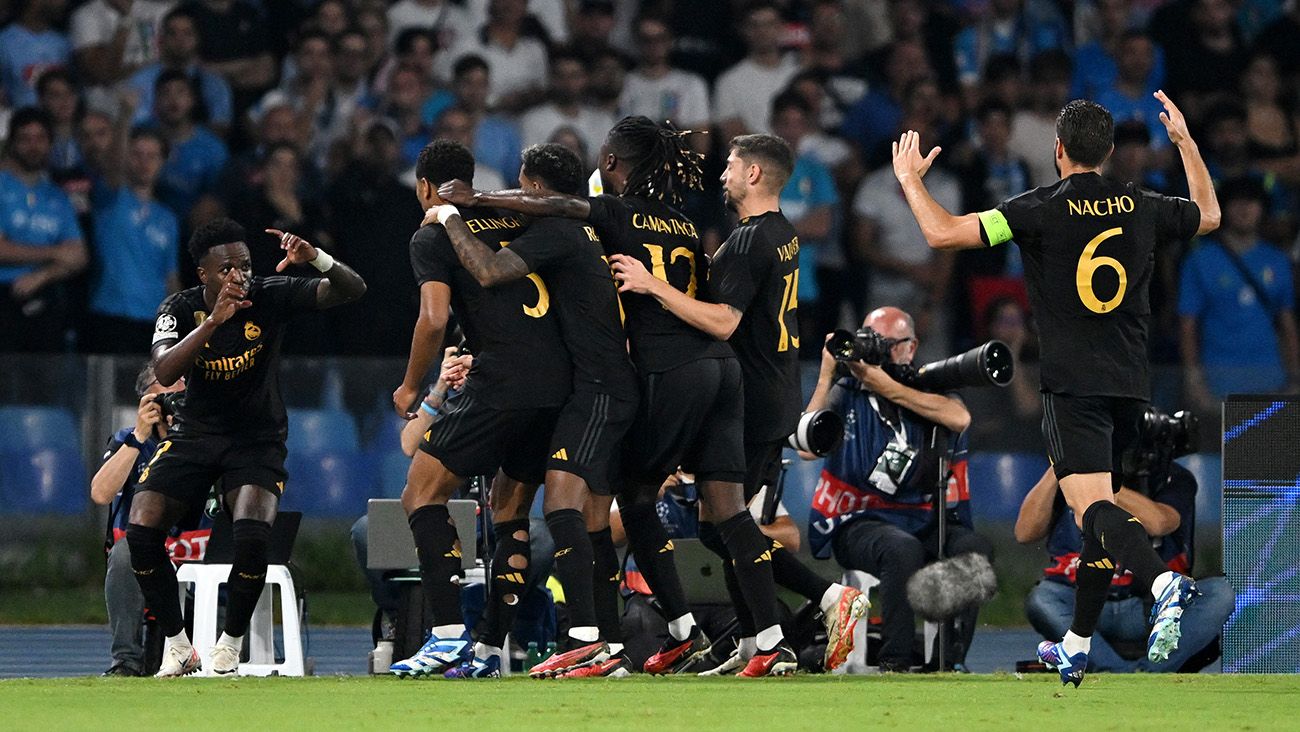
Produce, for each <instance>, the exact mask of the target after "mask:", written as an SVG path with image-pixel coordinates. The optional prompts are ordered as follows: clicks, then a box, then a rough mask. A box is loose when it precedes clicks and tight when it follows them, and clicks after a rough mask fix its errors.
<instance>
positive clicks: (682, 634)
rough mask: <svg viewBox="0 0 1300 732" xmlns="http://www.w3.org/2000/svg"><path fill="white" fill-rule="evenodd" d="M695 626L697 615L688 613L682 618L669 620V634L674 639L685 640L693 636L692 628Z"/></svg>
mask: <svg viewBox="0 0 1300 732" xmlns="http://www.w3.org/2000/svg"><path fill="white" fill-rule="evenodd" d="M694 627H695V616H694V615H692V614H691V613H686V614H685V615H683V616H681V617H680V618H676V619H674V620H669V621H668V634H669V635H671V636H672V637H673V640H679V641H684V640H686V639H687V638H690V637H691V629H692V628H694Z"/></svg>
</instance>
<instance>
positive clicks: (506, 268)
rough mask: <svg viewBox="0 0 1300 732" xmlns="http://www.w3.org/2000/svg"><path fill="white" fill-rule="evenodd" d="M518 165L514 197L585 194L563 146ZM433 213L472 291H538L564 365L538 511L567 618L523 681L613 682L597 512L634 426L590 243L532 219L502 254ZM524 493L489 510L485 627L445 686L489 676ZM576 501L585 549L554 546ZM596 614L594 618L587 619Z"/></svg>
mask: <svg viewBox="0 0 1300 732" xmlns="http://www.w3.org/2000/svg"><path fill="white" fill-rule="evenodd" d="M522 157H523V166H522V168H521V169H520V172H519V184H520V185H521V186H522V187H523V188H524V190H525V191H532V192H537V193H541V194H548V193H560V194H568V195H573V194H576V193H578V192H579V191H581V190H582V189H583V188H584V187H585V185H586V176H585V175H584V174H583V171H582V161H581V160H579V159H578V156H577V155H576V154H574V153H573V152H572V151H570V150H569V149H568V148H566V147H564V146H563V145H556V144H546V145H534V146H532V147H530V148H528V149H527V150H524V152H523V156H522ZM473 210H474V209H469V208H466V211H467V212H469V211H473ZM433 213H434V215H435V216H436V217H437V219H438V220H439V221H440V222H441V223H442V226H444V227H445V228H446V230H447V235H448V236H449V237H450V238H451V243H452V246H453V247H455V250H456V256H457V257H459V258H460V262H461V264H462V265H463V266H464V267H465V269H466V270H467V271H468V272H469V273H470V274H471V275H472V276H473V277H474V278H475V280H476V281H477V282H478V284H479V285H481V286H483V287H488V288H491V287H496V286H497V285H501V284H505V283H510V282H516V281H519V280H521V279H524V278H526V277H536V276H540V277H541V278H542V279H543V280H544V281H545V282H546V285H547V288H548V291H549V292H550V307H551V308H552V309H553V310H554V311H555V314H556V316H557V317H558V319H559V325H560V334H561V336H562V337H563V339H564V344H565V347H566V348H567V349H568V351H569V357H570V360H571V362H572V364H573V381H574V386H573V394H572V396H570V397H569V400H568V402H566V404H565V406H564V409H563V411H561V413H560V418H559V421H558V422H557V423H556V427H555V434H554V437H552V439H551V446H550V455H551V456H550V459H549V461H548V464H547V472H546V492H545V498H544V503H543V510H544V511H545V513H546V518H547V523H548V526H550V527H552V534H554V535H555V537H556V542H555V547H556V549H555V553H556V556H555V570H556V575H557V576H558V577H559V580H560V583H561V584H562V585H563V586H564V594H565V599H566V601H567V605H568V608H569V617H570V628H569V637H568V639H567V642H566V643H564V644H563V646H562V647H561V648H560V651H559V652H558V653H555V654H553V655H552V656H551V657H550V658H548V659H546V660H545V661H543V662H542V663H540V664H538V665H537V666H535V667H534V668H533V669H531V670H530V674H531V675H533V676H534V677H552V676H561V677H566V678H567V677H584V676H625V675H627V674H629V673H631V671H632V668H631V664H629V662H628V660H627V657H626V656H624V655H623V643H622V640H623V638H622V628H621V626H620V622H619V621H620V618H619V612H618V594H617V593H618V580H619V577H618V575H619V563H618V554H617V552H616V550H615V548H614V542H613V539H611V538H610V532H609V510H610V504H611V503H612V502H613V493H612V481H613V479H615V478H617V477H618V476H617V475H615V471H616V469H617V467H618V466H617V458H618V450H619V448H620V446H621V445H622V444H623V436H624V435H625V434H626V433H627V430H628V427H629V426H631V424H632V418H633V417H634V416H635V415H636V409H637V379H636V372H635V371H633V370H632V362H631V360H629V359H628V355H627V335H626V334H625V333H624V331H623V324H622V320H621V316H620V312H619V301H618V292H617V289H616V287H615V285H614V278H613V277H612V276H611V275H610V272H609V266H608V265H607V264H606V263H605V256H604V255H605V252H604V249H603V248H602V247H601V242H600V237H599V236H597V235H596V231H595V229H594V228H592V226H591V225H590V224H585V223H583V222H581V221H578V220H576V219H568V218H541V219H535V220H533V221H532V222H530V223H529V224H528V228H527V230H526V231H525V232H524V233H523V234H521V235H520V236H519V237H517V238H516V239H515V240H514V241H512V242H510V246H509V247H490V246H488V245H487V244H486V243H484V241H483V240H482V239H481V238H480V237H484V236H488V235H490V234H491V233H492V232H491V231H490V230H484V229H482V228H478V227H473V226H472V225H471V224H470V223H467V222H466V221H465V220H463V219H462V218H461V217H460V212H459V211H458V210H457V209H456V207H455V206H452V205H450V204H444V205H443V206H440V207H438V208H436V209H434V211H433ZM527 488H528V489H527V490H525V491H524V492H523V494H522V495H520V496H511V497H505V496H503V497H501V498H500V499H496V500H494V501H493V504H494V511H493V521H494V522H495V526H496V535H497V537H498V541H499V543H498V545H497V551H496V556H495V557H494V559H493V572H492V575H493V577H492V590H493V592H492V596H491V598H490V599H489V606H488V615H487V618H488V620H487V622H486V623H485V629H484V630H483V632H481V633H479V634H478V639H477V643H476V644H475V648H474V658H473V659H472V660H471V661H467V662H465V663H464V664H462V665H461V666H460V667H459V668H457V669H456V670H455V671H454V672H449V673H448V675H449V676H455V677H458V678H481V677H484V676H494V675H497V673H498V671H499V669H498V668H497V657H498V656H499V654H500V653H501V645H502V643H503V642H504V640H505V635H506V633H507V632H509V630H510V627H511V625H512V624H513V621H514V615H515V612H514V610H513V608H514V607H515V606H516V603H517V602H518V599H517V598H518V597H519V595H520V593H521V592H522V585H523V580H524V576H523V573H522V572H521V571H520V569H521V568H520V566H519V564H520V563H521V560H522V559H523V558H524V557H526V556H527V548H528V544H527V536H528V509H529V507H530V506H532V503H533V494H534V492H535V486H528V487H527ZM589 494H590V497H588V495H589ZM494 498H495V497H494ZM584 499H585V500H586V504H587V505H586V508H587V513H588V515H589V518H588V519H587V520H586V523H585V526H586V529H587V530H588V531H589V532H591V533H590V536H589V537H581V538H589V539H590V541H589V542H576V543H574V542H570V541H566V540H564V539H562V538H561V537H560V535H559V533H558V532H557V531H556V530H555V528H554V527H555V526H556V524H557V522H559V521H566V522H569V523H571V524H573V525H574V526H577V525H580V523H581V522H583V517H582V516H581V514H579V513H578V512H577V511H575V510H574V509H573V508H572V506H573V505H581V504H582V503H583V501H584ZM593 519H594V521H593ZM570 533H571V534H572V531H570ZM597 547H599V551H597ZM593 552H594V563H593ZM593 592H594V593H595V594H594V597H593ZM584 598H586V599H584ZM593 600H594V604H593ZM596 610H599V611H600V612H598V613H596V615H595V616H593V615H592V613H593V612H594V611H596Z"/></svg>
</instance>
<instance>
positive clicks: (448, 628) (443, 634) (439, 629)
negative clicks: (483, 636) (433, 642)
mask: <svg viewBox="0 0 1300 732" xmlns="http://www.w3.org/2000/svg"><path fill="white" fill-rule="evenodd" d="M462 635H465V625H464V623H458V624H456V625H435V626H433V637H434V638H459V637H461V636H462Z"/></svg>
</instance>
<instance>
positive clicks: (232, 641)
mask: <svg viewBox="0 0 1300 732" xmlns="http://www.w3.org/2000/svg"><path fill="white" fill-rule="evenodd" d="M217 645H219V646H225V647H226V648H234V649H235V650H237V651H242V650H243V649H244V636H242V635H238V636H236V635H230V634H228V633H225V632H223V633H222V634H221V637H220V638H218V639H217Z"/></svg>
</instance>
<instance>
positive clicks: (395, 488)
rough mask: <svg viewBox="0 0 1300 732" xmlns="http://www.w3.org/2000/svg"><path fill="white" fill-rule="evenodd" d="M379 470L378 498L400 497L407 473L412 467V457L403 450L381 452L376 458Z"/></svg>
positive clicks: (376, 465)
mask: <svg viewBox="0 0 1300 732" xmlns="http://www.w3.org/2000/svg"><path fill="white" fill-rule="evenodd" d="M375 467H376V468H377V469H378V471H379V486H378V491H379V495H377V496H375V497H376V498H398V497H400V496H401V495H402V489H403V488H405V487H406V473H407V471H408V470H410V468H411V458H409V457H407V456H406V453H404V452H402V451H401V450H388V451H386V452H383V453H379V454H378V455H377V457H376V459H375Z"/></svg>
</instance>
